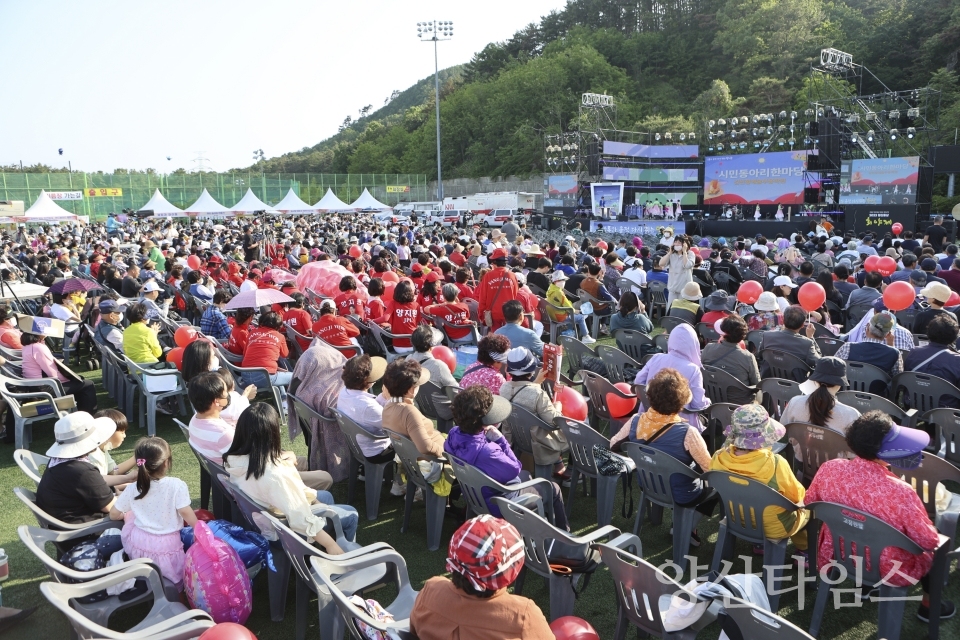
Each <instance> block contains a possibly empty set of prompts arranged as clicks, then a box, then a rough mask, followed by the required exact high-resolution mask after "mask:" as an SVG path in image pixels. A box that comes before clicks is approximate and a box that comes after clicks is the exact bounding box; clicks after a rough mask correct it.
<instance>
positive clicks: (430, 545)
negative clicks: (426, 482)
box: [423, 490, 447, 551]
mask: <svg viewBox="0 0 960 640" xmlns="http://www.w3.org/2000/svg"><path fill="white" fill-rule="evenodd" d="M423 494H424V495H423V498H424V500H423V502H424V504H425V505H426V506H427V549H428V550H430V551H436V550H437V549H439V548H440V536H441V534H442V533H443V515H444V512H445V510H446V508H447V499H446V498H445V497H442V496H438V495H437V494H435V493H434V492H433V491H432V490H426V491H424V492H423Z"/></svg>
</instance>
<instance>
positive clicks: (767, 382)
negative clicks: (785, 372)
mask: <svg viewBox="0 0 960 640" xmlns="http://www.w3.org/2000/svg"><path fill="white" fill-rule="evenodd" d="M760 392H761V393H762V395H763V406H764V407H765V408H766V410H767V412H768V413H769V414H770V417H771V418H774V419H779V418H780V416H782V415H783V410H784V408H785V407H786V406H787V403H788V402H790V400H791V399H792V398H794V397H796V396H802V395H803V392H802V391H800V383H799V382H794V381H793V380H785V379H783V378H764V379H763V380H761V381H760Z"/></svg>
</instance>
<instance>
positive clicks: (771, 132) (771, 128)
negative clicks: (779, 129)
mask: <svg viewBox="0 0 960 640" xmlns="http://www.w3.org/2000/svg"><path fill="white" fill-rule="evenodd" d="M767 135H768V136H772V135H773V127H767Z"/></svg>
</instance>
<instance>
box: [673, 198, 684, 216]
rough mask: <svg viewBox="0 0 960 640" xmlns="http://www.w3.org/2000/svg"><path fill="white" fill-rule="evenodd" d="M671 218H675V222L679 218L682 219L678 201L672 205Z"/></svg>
mask: <svg viewBox="0 0 960 640" xmlns="http://www.w3.org/2000/svg"><path fill="white" fill-rule="evenodd" d="M673 217H674V218H676V219H677V220H679V219H680V218H682V217H683V210H681V209H680V201H679V200H677V201H675V203H674V207H673Z"/></svg>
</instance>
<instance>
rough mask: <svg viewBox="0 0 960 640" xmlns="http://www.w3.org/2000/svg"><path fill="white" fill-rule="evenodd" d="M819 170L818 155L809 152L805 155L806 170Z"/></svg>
mask: <svg viewBox="0 0 960 640" xmlns="http://www.w3.org/2000/svg"><path fill="white" fill-rule="evenodd" d="M819 170H820V156H816V155H813V154H810V155H808V156H807V171H819Z"/></svg>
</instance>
